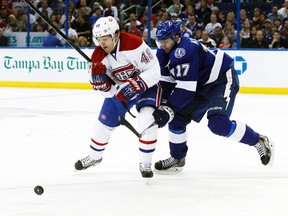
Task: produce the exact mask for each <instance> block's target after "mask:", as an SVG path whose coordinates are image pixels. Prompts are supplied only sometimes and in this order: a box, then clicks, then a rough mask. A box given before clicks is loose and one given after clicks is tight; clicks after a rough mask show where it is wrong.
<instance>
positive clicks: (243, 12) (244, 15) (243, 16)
mask: <svg viewBox="0 0 288 216" xmlns="http://www.w3.org/2000/svg"><path fill="white" fill-rule="evenodd" d="M246 19H248V16H247V11H246V10H245V9H244V8H242V9H241V10H240V26H242V25H243V22H244V21H245V20H246ZM234 27H235V26H234Z"/></svg>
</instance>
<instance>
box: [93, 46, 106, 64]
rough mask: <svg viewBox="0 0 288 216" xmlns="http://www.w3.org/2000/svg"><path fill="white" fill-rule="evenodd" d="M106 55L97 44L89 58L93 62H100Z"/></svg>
mask: <svg viewBox="0 0 288 216" xmlns="http://www.w3.org/2000/svg"><path fill="white" fill-rule="evenodd" d="M106 56H107V53H106V52H105V51H104V50H103V49H102V47H100V46H97V47H96V48H95V50H94V52H93V53H92V57H91V60H92V62H94V63H98V62H101V61H102V60H103V59H104V58H105V57H106Z"/></svg>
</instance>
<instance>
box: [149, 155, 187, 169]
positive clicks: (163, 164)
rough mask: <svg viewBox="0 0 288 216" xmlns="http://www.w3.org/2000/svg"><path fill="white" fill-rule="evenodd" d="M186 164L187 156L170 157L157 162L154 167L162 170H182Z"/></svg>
mask: <svg viewBox="0 0 288 216" xmlns="http://www.w3.org/2000/svg"><path fill="white" fill-rule="evenodd" d="M184 165H185V158H182V159H175V158H173V157H169V158H167V159H165V160H160V161H158V162H156V163H155V165H154V167H155V169H156V170H160V171H174V172H175V171H176V172H177V171H182V170H183V167H184Z"/></svg>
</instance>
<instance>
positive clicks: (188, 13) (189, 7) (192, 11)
mask: <svg viewBox="0 0 288 216" xmlns="http://www.w3.org/2000/svg"><path fill="white" fill-rule="evenodd" d="M183 13H184V14H186V16H187V17H189V16H192V15H193V16H194V15H195V14H196V10H195V8H194V7H193V6H192V5H187V6H186V9H185V11H183Z"/></svg>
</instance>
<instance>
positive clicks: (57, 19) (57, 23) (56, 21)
mask: <svg viewBox="0 0 288 216" xmlns="http://www.w3.org/2000/svg"><path fill="white" fill-rule="evenodd" d="M60 19H61V15H60V14H58V13H53V14H52V15H51V17H50V21H51V22H52V23H53V24H54V25H55V26H56V27H57V28H58V29H61V27H62V25H61V22H60Z"/></svg>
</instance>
